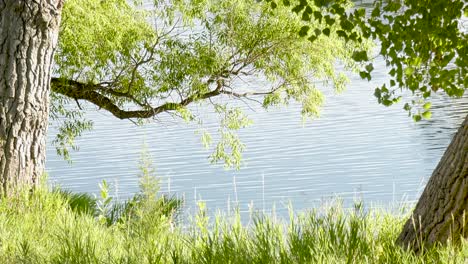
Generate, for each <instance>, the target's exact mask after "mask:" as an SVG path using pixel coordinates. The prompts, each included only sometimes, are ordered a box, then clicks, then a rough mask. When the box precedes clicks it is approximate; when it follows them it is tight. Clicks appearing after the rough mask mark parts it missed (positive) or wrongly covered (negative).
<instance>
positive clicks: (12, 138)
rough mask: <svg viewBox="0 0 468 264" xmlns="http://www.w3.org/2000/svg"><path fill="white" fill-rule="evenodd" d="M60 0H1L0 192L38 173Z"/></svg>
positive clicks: (31, 179)
mask: <svg viewBox="0 0 468 264" xmlns="http://www.w3.org/2000/svg"><path fill="white" fill-rule="evenodd" d="M62 5H63V0H0V183H1V185H0V193H2V194H6V193H7V192H8V191H9V190H10V189H11V188H12V187H14V186H17V185H19V184H34V183H36V182H37V180H38V178H39V177H40V176H41V175H42V174H43V171H44V166H45V146H46V134H47V126H48V113H49V91H50V78H51V71H52V60H53V54H54V50H55V47H56V45H57V38H58V31H59V23H60V15H61V9H62Z"/></svg>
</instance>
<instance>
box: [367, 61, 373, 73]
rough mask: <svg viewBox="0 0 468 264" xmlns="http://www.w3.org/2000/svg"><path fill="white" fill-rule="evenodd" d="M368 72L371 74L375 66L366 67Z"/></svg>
mask: <svg viewBox="0 0 468 264" xmlns="http://www.w3.org/2000/svg"><path fill="white" fill-rule="evenodd" d="M366 70H367V72H368V73H370V72H371V71H373V70H374V65H372V63H369V64H367V65H366Z"/></svg>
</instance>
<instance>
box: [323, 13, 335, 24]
mask: <svg viewBox="0 0 468 264" xmlns="http://www.w3.org/2000/svg"><path fill="white" fill-rule="evenodd" d="M325 23H327V25H329V26H331V25H333V24H335V19H333V18H331V17H330V16H329V15H326V16H325Z"/></svg>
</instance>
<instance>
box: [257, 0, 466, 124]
mask: <svg viewBox="0 0 468 264" xmlns="http://www.w3.org/2000/svg"><path fill="white" fill-rule="evenodd" d="M266 2H270V3H271V7H272V8H275V7H276V6H277V5H276V3H275V2H274V1H271V0H266ZM282 2H283V3H285V4H288V5H290V7H291V10H292V11H293V12H296V13H297V14H298V15H299V16H300V17H301V18H302V20H304V21H308V22H310V23H311V25H305V26H303V27H302V28H301V30H299V31H298V34H299V35H300V36H304V37H306V36H307V37H308V39H309V40H310V41H311V42H314V41H315V40H316V39H317V37H318V36H320V35H321V34H325V35H328V32H329V28H325V29H323V30H321V31H320V30H314V31H312V32H310V30H309V29H310V28H313V26H312V25H313V24H314V23H315V21H323V20H325V21H326V23H327V25H329V26H330V27H332V26H337V27H338V28H339V29H337V31H336V32H337V34H338V35H339V36H340V37H341V38H342V39H343V40H345V41H347V42H354V43H361V42H362V41H364V40H365V39H374V40H376V41H378V42H379V44H380V51H379V55H381V56H383V58H384V59H385V61H386V64H387V67H388V68H389V72H388V73H389V75H390V76H391V79H390V81H389V83H387V84H383V85H382V86H381V87H377V88H376V89H375V93H374V95H375V96H376V97H377V99H378V102H379V103H381V104H383V105H386V106H389V105H392V104H394V103H396V102H399V101H400V100H401V98H402V97H403V96H404V95H405V94H406V93H407V91H408V90H409V91H410V92H411V94H412V96H411V97H410V98H411V100H409V101H408V102H407V103H406V104H405V105H404V109H405V110H407V111H408V112H409V114H410V115H412V116H413V118H414V120H415V121H419V120H421V118H426V119H427V118H430V117H431V112H430V107H431V103H430V102H429V101H428V99H429V98H430V97H431V95H433V94H434V93H436V92H440V93H444V94H446V95H448V96H450V97H461V96H463V94H464V93H465V91H466V90H467V89H468V45H467V43H468V34H467V32H466V31H464V30H463V27H462V26H461V19H462V16H463V15H464V16H465V18H466V17H467V16H468V3H467V2H466V1H464V0H449V1H447V0H435V1H434V0H423V1H421V0H389V1H382V0H379V1H375V2H374V3H373V8H372V9H371V11H370V12H368V13H367V14H366V10H365V9H364V8H358V9H355V10H354V11H353V12H349V11H346V9H345V7H346V5H347V3H346V2H345V1H341V0H314V1H306V0H300V1H299V0H298V1H287V0H284V1H282ZM353 59H354V60H355V61H356V62H357V63H360V64H361V71H360V76H361V77H362V78H363V79H367V80H369V81H370V80H371V78H372V77H371V72H372V70H373V69H374V67H373V65H372V63H371V56H369V55H368V52H366V51H365V50H362V51H357V52H355V53H354V54H353Z"/></svg>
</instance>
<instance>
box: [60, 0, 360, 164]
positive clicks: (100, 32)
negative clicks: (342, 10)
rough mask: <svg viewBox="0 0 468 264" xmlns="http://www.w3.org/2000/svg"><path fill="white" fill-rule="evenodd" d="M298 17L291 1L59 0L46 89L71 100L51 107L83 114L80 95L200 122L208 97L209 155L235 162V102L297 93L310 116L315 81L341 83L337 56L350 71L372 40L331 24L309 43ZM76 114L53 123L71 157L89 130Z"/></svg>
mask: <svg viewBox="0 0 468 264" xmlns="http://www.w3.org/2000/svg"><path fill="white" fill-rule="evenodd" d="M304 24H305V22H304V21H302V20H301V19H300V18H298V17H297V16H296V15H295V14H293V13H291V12H290V11H289V7H288V6H285V5H283V4H278V5H277V8H275V9H274V10H272V9H271V8H270V5H269V4H267V3H262V2H258V1H255V0H236V1H231V0H229V1H228V0H223V1H211V0H173V1H154V3H152V5H150V3H148V2H145V5H143V4H142V3H139V2H137V1H135V2H132V3H127V1H122V0H109V1H97V0H86V1H78V0H70V1H66V3H65V6H64V12H63V21H62V25H61V30H60V43H59V47H58V50H57V52H56V56H55V61H56V67H55V71H54V76H55V77H54V78H53V79H52V91H53V92H54V97H55V98H59V99H61V100H66V99H64V98H69V99H71V100H75V101H76V102H77V106H76V108H74V109H69V108H66V107H57V108H52V110H55V111H54V112H55V113H57V112H60V111H62V110H63V109H66V110H67V111H72V112H73V113H80V112H82V110H81V108H83V107H82V105H83V106H84V107H85V108H86V107H88V108H89V104H80V103H79V102H80V101H87V102H88V103H91V104H94V105H96V106H97V107H99V108H100V109H103V110H107V111H108V112H110V113H111V114H113V115H114V116H116V117H117V118H121V119H132V120H135V121H136V122H137V123H142V120H143V119H148V118H155V117H156V116H157V115H159V114H163V113H165V114H169V115H172V116H175V117H179V118H181V119H183V120H185V121H187V122H195V123H196V124H198V125H199V126H200V128H201V129H203V118H202V117H201V115H199V113H198V112H197V111H196V110H195V108H193V107H190V105H193V104H203V105H204V106H206V105H208V106H210V105H211V106H212V107H213V108H214V109H215V112H216V113H217V114H218V115H219V117H220V122H219V123H220V128H219V130H218V131H217V133H218V134H219V135H220V136H219V137H216V138H220V140H219V142H215V144H214V145H210V146H209V147H210V148H211V149H212V150H213V155H212V156H211V160H212V161H213V162H218V161H220V162H224V163H225V164H226V166H227V167H237V168H238V167H239V166H240V158H241V153H242V150H243V145H242V143H240V141H239V139H238V138H237V136H236V134H235V133H234V132H235V131H236V130H238V129H240V128H243V127H245V126H247V125H249V123H250V122H249V121H248V118H247V117H245V115H243V114H242V110H241V108H239V104H238V103H236V101H240V100H250V101H252V102H253V101H257V102H260V103H261V105H262V106H263V107H265V108H268V107H270V106H274V105H280V104H286V103H288V102H290V101H296V102H298V103H300V104H302V106H303V107H302V114H303V116H304V117H317V116H318V115H319V109H320V106H321V105H322V104H323V102H324V99H323V95H322V92H321V91H320V89H319V88H320V87H321V85H319V86H317V81H322V82H323V83H324V84H325V85H327V84H330V85H331V86H333V87H334V88H335V90H336V91H341V90H343V89H344V86H345V84H346V82H347V78H346V76H345V75H344V74H343V73H337V72H336V70H335V67H336V65H337V62H340V63H342V64H344V65H345V66H346V68H347V69H349V70H357V65H356V63H355V62H354V61H353V60H352V55H353V54H354V53H355V52H356V51H361V50H367V49H368V48H369V43H366V42H365V41H363V42H361V43H351V42H346V41H344V40H342V39H340V37H339V34H338V32H337V29H338V28H337V27H335V26H331V27H328V37H317V39H316V40H315V41H314V42H310V41H307V40H306V39H304V38H302V37H300V36H298V35H297V32H298V31H299V30H300V29H301V27H303V26H304ZM307 24H308V25H310V26H313V27H314V28H319V29H322V28H323V29H325V28H326V27H327V25H326V23H325V22H324V21H322V22H320V21H315V22H307ZM246 80H247V81H246ZM248 80H262V81H256V82H252V81H248ZM71 102H73V101H69V103H71ZM65 103H66V102H65ZM59 105H60V103H59ZM69 105H70V104H68V106H69ZM57 109H58V110H59V111H57ZM67 111H62V112H60V113H59V114H58V115H59V116H66V115H67V113H68V112H67ZM73 115H74V116H75V114H73ZM69 116H70V114H69ZM77 120H81V119H77ZM81 122H82V123H79V122H71V123H65V124H64V125H65V127H66V129H65V130H60V131H59V132H60V134H65V136H59V138H58V141H57V142H58V143H59V144H57V145H58V147H59V150H61V151H60V153H63V154H65V155H68V152H67V151H66V149H67V146H68V145H69V144H70V143H72V141H73V138H74V137H75V136H77V135H79V133H81V132H83V131H84V130H86V129H88V128H89V127H88V126H85V125H84V124H86V125H87V124H89V123H83V122H85V121H81ZM70 124H76V126H75V127H73V125H70ZM206 132H213V131H206ZM204 135H205V137H204V138H205V139H206V138H207V137H206V134H204ZM205 143H208V141H205Z"/></svg>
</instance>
